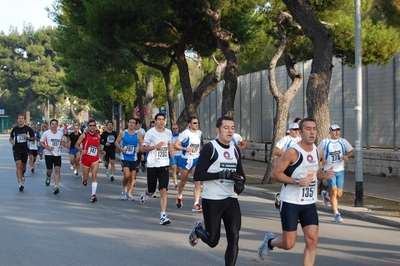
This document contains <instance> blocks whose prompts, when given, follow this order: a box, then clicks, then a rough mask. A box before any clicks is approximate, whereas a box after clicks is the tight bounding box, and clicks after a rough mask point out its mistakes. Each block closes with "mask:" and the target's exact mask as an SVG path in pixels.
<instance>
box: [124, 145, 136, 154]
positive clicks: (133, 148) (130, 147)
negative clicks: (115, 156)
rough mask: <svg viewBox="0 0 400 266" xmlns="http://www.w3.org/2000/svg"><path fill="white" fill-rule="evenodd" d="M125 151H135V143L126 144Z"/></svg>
mask: <svg viewBox="0 0 400 266" xmlns="http://www.w3.org/2000/svg"><path fill="white" fill-rule="evenodd" d="M125 148H126V152H125V154H134V153H135V145H131V144H127V145H126V146H125Z"/></svg>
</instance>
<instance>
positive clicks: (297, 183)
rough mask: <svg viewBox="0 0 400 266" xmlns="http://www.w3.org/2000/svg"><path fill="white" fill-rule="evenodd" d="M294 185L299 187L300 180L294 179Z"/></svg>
mask: <svg viewBox="0 0 400 266" xmlns="http://www.w3.org/2000/svg"><path fill="white" fill-rule="evenodd" d="M294 184H295V185H298V186H300V180H299V179H298V178H296V179H295V180H294Z"/></svg>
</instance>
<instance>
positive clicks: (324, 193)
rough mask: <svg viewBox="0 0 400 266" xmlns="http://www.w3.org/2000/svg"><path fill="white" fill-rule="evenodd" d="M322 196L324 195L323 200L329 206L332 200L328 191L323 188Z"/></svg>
mask: <svg viewBox="0 0 400 266" xmlns="http://www.w3.org/2000/svg"><path fill="white" fill-rule="evenodd" d="M321 196H322V200H323V201H324V204H325V206H328V203H329V202H330V199H329V193H328V191H326V190H322V191H321Z"/></svg>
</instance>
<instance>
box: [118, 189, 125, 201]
mask: <svg viewBox="0 0 400 266" xmlns="http://www.w3.org/2000/svg"><path fill="white" fill-rule="evenodd" d="M119 198H120V199H121V200H126V199H127V195H126V192H125V190H121V195H120V196H119Z"/></svg>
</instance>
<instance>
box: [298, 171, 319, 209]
mask: <svg viewBox="0 0 400 266" xmlns="http://www.w3.org/2000/svg"><path fill="white" fill-rule="evenodd" d="M314 174H315V172H314V171H313V170H308V171H307V177H314ZM315 185H316V182H315V180H313V181H312V182H311V184H310V186H308V187H300V190H299V200H300V202H315V190H316V187H315Z"/></svg>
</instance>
